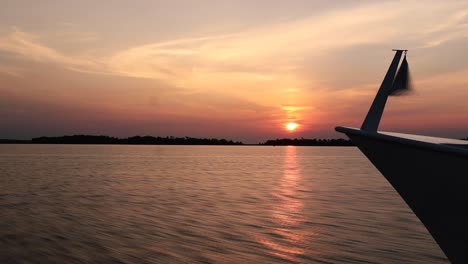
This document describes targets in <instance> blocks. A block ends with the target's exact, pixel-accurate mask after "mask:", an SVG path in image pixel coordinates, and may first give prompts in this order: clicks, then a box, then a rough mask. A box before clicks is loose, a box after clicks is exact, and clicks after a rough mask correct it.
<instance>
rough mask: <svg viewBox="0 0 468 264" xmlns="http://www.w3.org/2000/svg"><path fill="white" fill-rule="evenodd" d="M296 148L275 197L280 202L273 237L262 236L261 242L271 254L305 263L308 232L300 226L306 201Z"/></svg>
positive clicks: (287, 157) (288, 154) (271, 231)
mask: <svg viewBox="0 0 468 264" xmlns="http://www.w3.org/2000/svg"><path fill="white" fill-rule="evenodd" d="M296 151H297V149H296V147H292V146H290V147H287V148H286V154H285V158H284V164H283V167H284V169H283V171H284V172H283V177H282V178H281V179H280V181H279V184H278V188H277V189H275V190H274V193H273V196H274V197H275V198H276V199H277V200H278V204H277V205H276V206H275V207H274V208H272V212H271V214H272V221H273V223H274V225H273V226H271V227H270V228H269V230H268V232H267V234H271V236H269V237H263V238H261V239H259V242H260V243H261V244H263V245H264V246H266V247H267V248H269V250H270V253H271V254H272V255H275V256H277V257H280V258H282V259H285V260H288V261H291V262H295V263H301V260H300V258H299V257H300V256H301V255H303V254H304V248H303V247H301V246H300V245H301V243H302V242H303V241H304V234H303V232H301V231H299V230H301V229H300V228H299V226H300V225H301V224H302V223H304V221H305V219H304V216H303V207H304V203H303V201H302V200H301V198H300V194H299V188H300V181H301V178H302V177H301V174H300V171H299V168H298V164H297V154H296Z"/></svg>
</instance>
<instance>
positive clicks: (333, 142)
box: [260, 138, 354, 146]
mask: <svg viewBox="0 0 468 264" xmlns="http://www.w3.org/2000/svg"><path fill="white" fill-rule="evenodd" d="M260 145H268V146H354V144H353V143H352V142H351V140H347V139H342V138H338V139H316V138H314V139H307V138H300V139H298V138H295V139H290V138H283V139H270V140H267V141H265V142H264V143H260Z"/></svg>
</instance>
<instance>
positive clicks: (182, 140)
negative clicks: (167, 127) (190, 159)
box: [0, 135, 354, 146]
mask: <svg viewBox="0 0 468 264" xmlns="http://www.w3.org/2000/svg"><path fill="white" fill-rule="evenodd" d="M0 144H101V145H262V146H354V145H353V144H352V143H351V141H349V140H346V139H341V138H340V139H305V138H301V139H297V138H295V139H289V138H283V139H272V140H267V141H265V142H263V143H259V144H244V143H242V142H240V141H233V140H227V139H216V138H193V137H172V136H171V137H153V136H134V137H128V138H116V137H110V136H94V135H73V136H61V137H38V138H33V139H31V140H17V139H0Z"/></svg>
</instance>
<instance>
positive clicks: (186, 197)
mask: <svg viewBox="0 0 468 264" xmlns="http://www.w3.org/2000/svg"><path fill="white" fill-rule="evenodd" d="M0 263H448V261H447V259H446V258H445V256H444V255H443V253H442V251H441V250H440V249H439V247H438V246H437V244H436V243H435V242H434V240H433V239H432V238H431V237H430V235H429V233H428V232H427V231H426V229H425V228H424V226H423V225H422V224H421V223H420V221H419V220H418V219H417V218H416V216H415V215H414V214H413V213H412V212H411V211H410V209H409V208H408V207H407V205H406V204H405V203H404V202H403V200H402V199H401V198H400V197H399V196H398V194H397V193H396V191H394V190H393V188H392V187H391V186H390V184H389V183H387V182H386V180H385V179H384V178H383V176H381V175H380V173H379V172H378V171H377V170H376V169H375V168H374V167H373V166H372V164H371V163H370V162H369V161H368V160H367V159H366V158H365V157H364V156H363V155H362V154H361V153H360V152H359V151H358V150H357V149H356V148H352V147H266V146H265V147H260V146H252V147H249V146H229V147H225V146H92V145H0Z"/></svg>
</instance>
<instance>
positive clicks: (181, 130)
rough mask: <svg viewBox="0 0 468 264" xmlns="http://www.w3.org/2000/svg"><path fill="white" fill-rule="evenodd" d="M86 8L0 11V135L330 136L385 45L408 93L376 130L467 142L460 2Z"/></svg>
mask: <svg viewBox="0 0 468 264" xmlns="http://www.w3.org/2000/svg"><path fill="white" fill-rule="evenodd" d="M94 2H95V1H6V2H5V3H2V9H1V10H0V95H1V96H0V113H1V115H0V128H1V129H0V138H30V137H36V136H42V135H48V136H54V135H63V134H78V133H80V134H106V135H112V136H120V137H122V136H131V135H136V134H139V135H155V136H166V135H174V136H193V137H224V138H231V139H235V140H242V141H245V142H251V143H255V142H259V141H264V140H266V139H269V138H277V137H307V138H311V137H337V136H338V135H337V134H335V132H334V131H333V128H334V126H336V125H346V126H360V124H361V122H362V120H363V118H364V116H365V114H366V112H367V110H368V107H369V105H370V103H371V101H372V99H373V97H374V95H375V93H376V91H377V89H378V87H379V85H380V82H381V81H382V78H383V76H384V74H385V71H386V70H387V68H388V65H389V63H390V60H391V59H392V57H393V52H392V51H391V49H392V48H406V49H409V50H410V51H409V53H408V61H409V64H410V69H411V71H412V76H413V80H414V86H415V89H416V91H415V93H413V94H412V95H411V96H408V97H397V98H391V99H390V100H389V103H388V105H387V111H386V112H385V115H384V119H383V122H382V127H381V128H382V129H386V130H397V131H403V132H405V131H406V132H412V133H421V134H427V135H439V136H450V137H466V136H468V123H466V122H464V121H466V120H468V106H467V105H468V104H467V103H466V98H468V85H467V84H468V52H467V51H468V48H467V47H468V4H467V3H466V2H464V1H454V2H450V1H424V3H422V2H421V1H405V2H381V1H379V2H377V1H340V2H339V4H338V3H334V4H330V3H329V1H323V2H318V1H255V3H253V1H138V2H137V3H133V2H132V1H114V2H112V5H109V3H108V2H106V1H102V2H101V3H94ZM287 122H295V123H297V124H299V127H298V128H297V129H296V130H295V131H294V132H293V133H291V132H287V131H286V130H285V124H286V123H287Z"/></svg>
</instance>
